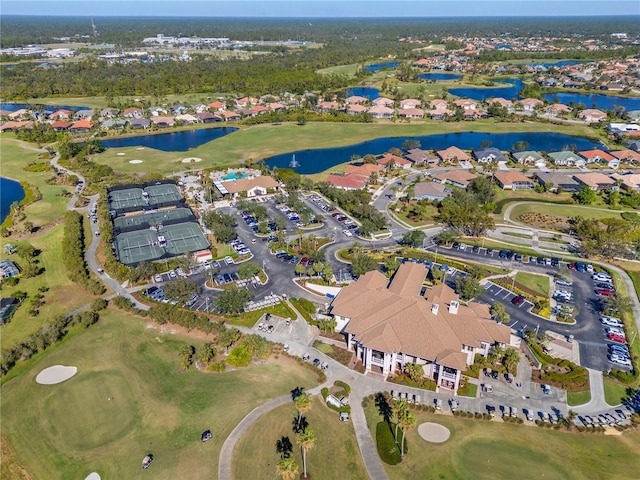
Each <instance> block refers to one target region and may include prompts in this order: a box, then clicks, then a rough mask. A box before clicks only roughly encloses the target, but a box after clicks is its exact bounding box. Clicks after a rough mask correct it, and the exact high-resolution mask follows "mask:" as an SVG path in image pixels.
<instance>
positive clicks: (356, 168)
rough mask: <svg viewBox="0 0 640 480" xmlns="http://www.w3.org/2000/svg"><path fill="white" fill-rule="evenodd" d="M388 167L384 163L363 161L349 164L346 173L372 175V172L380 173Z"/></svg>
mask: <svg viewBox="0 0 640 480" xmlns="http://www.w3.org/2000/svg"><path fill="white" fill-rule="evenodd" d="M385 170H386V168H385V167H384V166H383V165H374V164H373V163H363V164H361V165H347V167H346V168H345V173H355V174H358V175H365V176H366V177H370V176H371V175H372V174H374V173H375V174H378V173H380V172H385Z"/></svg>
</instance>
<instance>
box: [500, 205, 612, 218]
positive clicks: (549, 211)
mask: <svg viewBox="0 0 640 480" xmlns="http://www.w3.org/2000/svg"><path fill="white" fill-rule="evenodd" d="M529 212H531V213H540V214H546V215H555V216H557V217H577V216H581V217H582V218H595V219H598V220H599V219H602V218H611V217H614V218H621V217H620V211H619V210H607V209H606V207H604V208H603V207H598V208H597V209H596V208H589V207H584V206H581V205H554V204H551V203H523V204H521V205H517V206H515V207H514V208H513V210H512V211H511V219H512V220H516V221H517V220H518V217H519V216H520V215H522V214H524V213H529Z"/></svg>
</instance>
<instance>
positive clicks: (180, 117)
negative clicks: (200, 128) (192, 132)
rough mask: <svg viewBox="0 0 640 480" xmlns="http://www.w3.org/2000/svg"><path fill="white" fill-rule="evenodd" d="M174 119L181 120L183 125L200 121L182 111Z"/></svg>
mask: <svg viewBox="0 0 640 480" xmlns="http://www.w3.org/2000/svg"><path fill="white" fill-rule="evenodd" d="M176 121H178V122H182V123H183V124H185V125H191V124H192V123H198V122H200V119H199V118H198V117H196V116H195V115H191V114H190V113H182V114H180V115H176Z"/></svg>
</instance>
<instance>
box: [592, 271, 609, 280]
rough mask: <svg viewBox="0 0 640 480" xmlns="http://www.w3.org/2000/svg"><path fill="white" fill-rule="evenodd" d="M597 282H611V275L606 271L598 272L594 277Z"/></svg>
mask: <svg viewBox="0 0 640 480" xmlns="http://www.w3.org/2000/svg"><path fill="white" fill-rule="evenodd" d="M591 278H592V279H594V280H595V281H596V282H611V275H609V274H608V273H604V272H598V273H596V274H594V275H593V276H592V277H591Z"/></svg>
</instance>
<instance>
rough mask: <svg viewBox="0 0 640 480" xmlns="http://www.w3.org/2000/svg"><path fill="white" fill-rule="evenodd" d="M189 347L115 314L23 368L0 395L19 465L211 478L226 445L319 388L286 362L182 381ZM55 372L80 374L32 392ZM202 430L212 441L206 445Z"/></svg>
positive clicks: (69, 474) (38, 474)
mask: <svg viewBox="0 0 640 480" xmlns="http://www.w3.org/2000/svg"><path fill="white" fill-rule="evenodd" d="M186 343H189V344H192V345H195V346H199V345H201V344H202V343H203V340H201V339H194V338H187V337H182V336H180V335H178V334H175V335H172V334H164V333H160V332H159V330H157V329H156V328H153V329H149V328H146V327H145V324H144V321H141V320H139V319H134V318H129V317H127V316H126V315H123V314H116V313H113V312H111V313H109V314H108V315H105V316H103V317H102V318H101V319H100V322H99V323H98V324H96V325H93V326H92V327H90V328H89V329H88V330H83V331H80V330H77V331H76V333H74V334H72V335H70V337H69V338H67V339H66V340H65V341H64V342H63V343H62V344H60V345H59V346H57V347H56V348H55V349H52V350H48V351H46V352H45V353H44V354H41V355H38V356H37V357H36V358H34V360H31V361H28V362H25V364H23V365H21V368H20V372H23V374H22V375H19V376H16V377H15V378H13V379H12V380H11V381H9V382H7V383H5V384H4V385H3V386H2V399H1V407H2V414H3V417H2V435H3V438H4V439H6V440H7V441H8V442H9V443H10V444H11V445H12V446H13V448H14V449H15V460H16V461H17V463H19V464H21V465H23V466H24V467H25V468H26V470H27V471H28V472H29V473H30V474H31V477H32V478H48V479H67V478H85V476H87V475H88V474H89V473H90V472H92V471H96V472H98V473H99V474H100V475H101V476H102V478H126V479H136V478H147V477H148V476H149V474H151V475H152V477H153V478H157V479H176V478H189V479H199V478H202V479H204V478H207V479H209V478H215V476H216V475H217V469H218V455H219V451H220V448H221V445H222V443H223V441H224V439H225V438H226V437H227V435H228V434H229V433H230V432H231V430H232V429H233V428H235V426H236V425H237V424H238V422H239V421H240V420H241V419H242V418H243V417H244V416H245V415H246V414H247V413H249V412H250V411H251V410H252V409H253V408H255V407H256V406H257V405H259V404H260V403H263V402H264V401H266V400H268V399H271V398H274V397H277V396H280V395H285V394H288V393H289V392H290V391H291V389H292V388H294V387H295V386H298V385H299V386H304V387H307V388H308V387H311V386H313V385H314V384H315V383H316V380H315V376H314V374H313V372H311V371H310V370H308V369H305V368H302V367H301V366H299V365H298V364H297V363H295V362H293V361H291V360H287V359H285V358H282V357H280V358H279V359H277V360H273V359H272V360H270V361H267V362H266V363H263V364H260V365H252V366H250V367H248V368H246V369H239V370H236V371H229V372H225V373H222V374H215V373H202V372H199V371H197V370H195V369H193V368H192V369H190V370H188V371H187V372H184V373H182V372H181V367H180V361H179V356H178V351H179V350H180V348H181V347H182V346H183V345H185V344H186ZM218 355H220V354H218ZM57 364H61V365H74V366H77V367H78V374H77V375H76V376H75V377H73V378H71V379H70V380H68V381H66V382H64V383H62V384H59V385H48V386H44V385H38V384H36V383H35V376H36V375H37V373H38V372H40V371H41V370H42V369H43V368H46V367H49V366H51V365H57ZM109 399H111V400H109ZM206 429H211V431H212V432H213V439H211V440H209V441H208V442H207V443H205V444H202V443H201V442H200V433H201V432H202V431H204V430H206ZM147 453H153V454H154V455H155V462H154V463H153V465H152V466H151V469H150V471H149V472H147V471H146V470H143V469H142V468H140V464H141V461H142V458H143V457H144V456H145V455H146V454H147ZM272 473H273V472H272Z"/></svg>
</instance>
